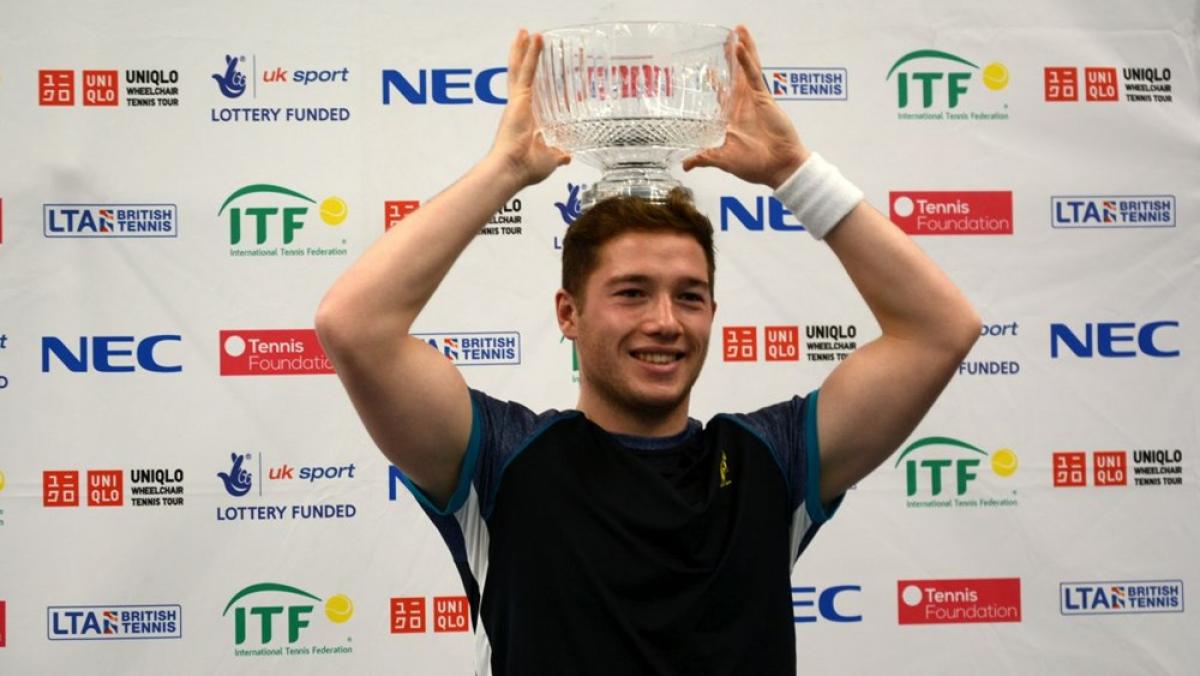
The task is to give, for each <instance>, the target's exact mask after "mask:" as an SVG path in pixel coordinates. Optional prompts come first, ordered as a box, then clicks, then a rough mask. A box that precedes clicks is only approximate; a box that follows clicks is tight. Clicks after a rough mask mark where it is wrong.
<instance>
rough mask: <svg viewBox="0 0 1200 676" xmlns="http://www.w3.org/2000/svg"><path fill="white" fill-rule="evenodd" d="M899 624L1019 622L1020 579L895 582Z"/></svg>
mask: <svg viewBox="0 0 1200 676" xmlns="http://www.w3.org/2000/svg"><path fill="white" fill-rule="evenodd" d="M896 594H897V596H898V603H897V604H896V606H897V608H898V610H899V615H900V617H899V621H900V624H967V623H975V622H1020V621H1021V578H1019V577H1004V578H990V579H975V580H899V581H897V582H896Z"/></svg>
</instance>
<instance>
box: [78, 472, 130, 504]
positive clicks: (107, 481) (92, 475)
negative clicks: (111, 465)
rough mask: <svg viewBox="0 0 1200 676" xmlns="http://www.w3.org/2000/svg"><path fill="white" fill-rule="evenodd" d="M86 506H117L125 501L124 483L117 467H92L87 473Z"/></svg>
mask: <svg viewBox="0 0 1200 676" xmlns="http://www.w3.org/2000/svg"><path fill="white" fill-rule="evenodd" d="M87 484H88V493H87V503H88V507H119V506H121V504H122V503H124V502H125V484H124V481H123V480H122V476H121V470H119V469H93V470H88V473H87Z"/></svg>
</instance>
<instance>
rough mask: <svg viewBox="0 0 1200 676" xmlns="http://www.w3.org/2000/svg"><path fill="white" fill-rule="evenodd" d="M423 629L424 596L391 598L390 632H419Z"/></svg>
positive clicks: (422, 631)
mask: <svg viewBox="0 0 1200 676" xmlns="http://www.w3.org/2000/svg"><path fill="white" fill-rule="evenodd" d="M424 631H425V597H423V596H410V597H403V598H393V599H392V633H393V634H420V633H424Z"/></svg>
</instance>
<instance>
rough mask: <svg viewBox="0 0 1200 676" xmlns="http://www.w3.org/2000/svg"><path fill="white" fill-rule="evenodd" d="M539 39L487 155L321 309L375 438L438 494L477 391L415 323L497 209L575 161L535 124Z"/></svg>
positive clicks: (455, 466)
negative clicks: (418, 334)
mask: <svg viewBox="0 0 1200 676" xmlns="http://www.w3.org/2000/svg"><path fill="white" fill-rule="evenodd" d="M541 48H542V41H541V36H540V35H532V36H531V35H529V34H528V33H527V32H526V31H524V30H522V31H520V32H519V33H518V34H517V38H516V40H514V42H513V45H512V49H511V51H510V52H509V58H508V105H507V106H506V108H505V110H504V115H503V117H502V118H501V121H500V128H499V130H498V131H497V132H496V140H495V142H494V143H493V145H492V148H491V150H490V151H489V152H488V154H487V155H486V156H485V157H484V159H483V160H481V161H480V162H479V163H478V164H476V165H475V166H474V167H472V168H471V170H470V171H468V172H467V174H466V175H465V176H463V177H462V178H461V179H459V180H458V181H457V182H456V183H455V184H454V185H452V186H450V187H449V188H447V189H446V190H445V191H443V192H442V193H441V194H439V195H438V196H437V197H435V198H434V199H432V200H430V201H429V202H428V203H427V204H425V205H424V206H422V207H421V208H420V209H418V210H417V211H415V212H414V213H413V214H412V215H411V216H409V217H408V218H405V219H404V223H403V224H402V225H401V226H398V227H395V228H392V229H391V230H390V231H388V232H387V233H386V234H385V235H384V236H383V237H381V238H380V239H379V240H378V241H377V242H376V243H375V244H374V245H372V246H371V248H369V249H368V250H367V251H366V253H364V254H363V256H362V257H361V258H360V259H359V260H358V261H356V262H355V263H354V265H352V266H351V267H350V268H349V269H348V270H347V271H346V272H345V273H344V274H343V275H342V276H341V277H340V278H339V279H338V280H337V282H336V283H334V285H333V287H332V288H330V289H329V292H328V293H327V294H326V295H325V298H324V299H323V300H322V301H321V305H320V307H319V308H318V310H317V318H316V325H317V334H318V335H319V336H320V338H321V344H322V345H323V346H324V348H325V351H326V352H327V353H328V355H329V358H330V359H331V360H332V361H333V364H334V367H335V368H336V369H337V374H338V377H339V378H341V381H342V384H343V385H344V386H345V387H346V391H347V392H348V393H349V395H350V399H351V401H352V402H353V403H354V407H355V409H357V411H358V414H359V416H360V417H361V418H362V421H363V423H364V424H365V425H366V428H367V431H368V432H369V433H370V434H371V438H372V439H374V441H375V443H376V445H378V446H379V448H380V450H382V451H383V453H384V455H385V456H387V458H388V460H390V461H391V462H392V463H394V464H395V465H396V466H397V467H399V468H400V469H401V470H402V471H403V472H404V473H405V474H406V475H407V476H408V477H409V478H411V479H412V480H413V482H415V483H416V484H417V485H418V486H420V487H421V489H422V490H424V491H425V492H426V493H427V494H428V495H429V497H431V498H432V499H433V500H434V502H435V503H437V504H439V505H445V504H446V502H447V501H448V500H449V498H450V496H451V494H452V492H453V491H454V487H455V483H456V480H457V477H458V472H459V468H460V467H461V464H462V458H463V453H464V451H465V450H466V448H467V442H468V438H469V436H470V433H471V401H470V397H469V395H468V392H467V386H466V383H465V381H464V380H463V378H462V376H461V375H460V374H459V373H458V370H457V369H456V368H455V367H454V365H453V364H451V363H450V362H449V361H447V360H446V359H445V358H443V357H442V356H441V354H439V353H438V352H437V351H436V350H432V349H430V348H429V346H428V345H425V344H424V343H422V342H420V341H419V340H417V339H415V338H412V337H410V336H409V330H410V328H411V327H412V324H413V322H414V321H415V320H416V317H417V315H418V314H419V313H420V312H421V310H422V309H423V308H424V307H425V304H426V303H427V302H428V301H429V299H430V297H431V296H432V295H433V292H434V291H435V290H436V289H437V287H438V285H439V284H440V283H441V281H442V279H443V278H444V277H445V276H446V273H447V272H449V270H450V266H451V265H453V264H454V261H455V260H457V259H458V256H459V254H461V253H462V251H463V250H464V249H465V248H466V247H467V245H468V244H470V243H471V241H472V239H474V237H475V235H476V234H477V233H478V232H479V230H480V229H481V228H482V227H483V226H484V224H485V223H487V220H488V219H489V218H490V217H491V216H492V214H494V213H495V212H496V211H498V210H499V209H500V208H501V206H503V205H504V203H505V202H507V201H508V200H509V199H511V198H512V196H513V195H515V194H516V193H517V192H519V191H520V190H521V189H522V188H524V187H526V186H528V185H532V184H534V183H538V182H540V181H541V180H543V179H545V178H546V177H547V176H548V175H550V173H551V172H553V171H554V169H555V168H556V167H558V166H559V165H562V164H565V163H567V162H569V161H570V157H569V156H567V155H566V154H565V153H563V152H561V151H559V150H557V149H555V148H549V147H547V146H546V145H545V143H543V142H542V140H541V138H540V136H539V135H538V134H537V133H536V132H537V125H536V123H535V122H534V119H533V113H532V85H533V76H534V72H535V70H536V67H537V60H538V55H539V54H540V52H541Z"/></svg>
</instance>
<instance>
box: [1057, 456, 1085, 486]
mask: <svg viewBox="0 0 1200 676" xmlns="http://www.w3.org/2000/svg"><path fill="white" fill-rule="evenodd" d="M1054 485H1055V486H1086V485H1087V454H1086V453H1084V452H1083V451H1078V452H1075V451H1072V452H1070V453H1055V454H1054Z"/></svg>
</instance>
